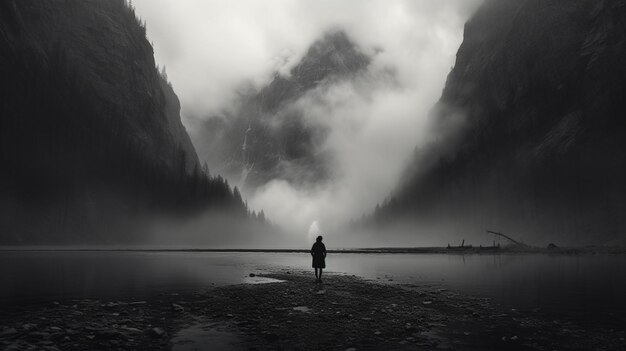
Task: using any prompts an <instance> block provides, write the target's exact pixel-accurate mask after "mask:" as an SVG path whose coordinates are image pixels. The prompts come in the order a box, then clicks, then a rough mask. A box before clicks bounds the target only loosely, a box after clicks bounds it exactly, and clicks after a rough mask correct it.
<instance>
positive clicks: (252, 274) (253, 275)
mask: <svg viewBox="0 0 626 351" xmlns="http://www.w3.org/2000/svg"><path fill="white" fill-rule="evenodd" d="M248 276H249V277H251V278H252V277H256V274H254V273H250V274H248Z"/></svg>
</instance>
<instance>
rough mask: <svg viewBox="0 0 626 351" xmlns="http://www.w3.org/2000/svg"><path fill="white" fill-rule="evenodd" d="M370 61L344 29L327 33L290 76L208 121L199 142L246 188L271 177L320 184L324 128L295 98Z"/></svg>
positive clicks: (208, 156) (214, 163)
mask: <svg viewBox="0 0 626 351" xmlns="http://www.w3.org/2000/svg"><path fill="white" fill-rule="evenodd" d="M369 62H370V59H369V57H368V56H367V55H365V54H363V53H361V52H360V51H359V49H358V48H357V47H356V46H355V44H354V43H352V41H351V40H350V39H349V38H348V37H347V35H346V34H345V33H344V32H342V31H338V32H329V33H327V34H326V35H325V36H324V37H322V38H321V39H319V40H317V41H316V42H314V43H313V44H312V45H311V47H310V48H309V50H308V51H307V53H306V54H305V55H304V57H303V58H302V60H301V61H300V62H298V64H297V65H296V66H294V67H293V68H292V69H291V71H290V74H289V76H288V77H285V76H282V75H278V74H277V75H276V76H275V77H274V79H273V80H272V81H271V83H270V84H269V85H267V86H265V87H263V88H262V89H260V90H259V91H257V92H254V93H252V94H247V95H245V96H243V97H242V98H241V101H240V104H239V106H238V107H237V109H236V111H235V112H234V113H233V114H232V115H228V116H219V117H214V118H211V119H209V120H208V121H207V122H206V123H205V128H204V129H205V130H204V132H203V133H202V134H201V135H200V136H199V139H201V140H198V141H197V144H198V145H204V146H203V147H202V149H200V154H201V155H202V156H203V158H205V159H207V160H208V161H209V164H211V165H212V168H214V169H218V170H220V172H223V173H224V174H226V175H228V176H229V177H231V178H233V179H241V180H242V183H243V184H245V185H246V186H248V187H252V188H254V187H256V186H259V185H262V184H264V183H266V182H267V181H269V180H271V179H287V180H289V181H292V182H317V181H321V180H324V179H325V177H326V176H327V170H326V157H327V156H326V155H324V154H323V153H320V152H318V151H317V150H316V143H318V142H319V140H320V139H322V138H324V136H325V133H326V131H325V130H324V129H323V128H320V127H319V126H314V125H312V124H311V123H307V122H306V121H305V120H304V118H303V113H302V111H301V110H300V109H299V108H298V106H297V101H298V99H300V98H301V97H303V96H304V95H305V94H307V93H309V92H311V91H313V90H314V89H316V88H320V87H323V86H324V85H325V84H332V83H333V82H336V81H338V80H343V79H349V78H350V77H352V76H353V75H355V74H357V73H358V72H360V71H362V70H363V69H365V68H366V67H367V65H368V64H369Z"/></svg>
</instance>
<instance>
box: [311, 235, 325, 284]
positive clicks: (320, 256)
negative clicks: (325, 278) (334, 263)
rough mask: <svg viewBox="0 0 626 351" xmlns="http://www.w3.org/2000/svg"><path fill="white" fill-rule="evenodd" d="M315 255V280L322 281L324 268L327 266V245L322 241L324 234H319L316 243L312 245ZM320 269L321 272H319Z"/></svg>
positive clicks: (312, 251)
mask: <svg viewBox="0 0 626 351" xmlns="http://www.w3.org/2000/svg"><path fill="white" fill-rule="evenodd" d="M311 256H313V268H315V281H316V282H321V281H322V269H324V268H326V246H325V245H324V243H322V236H321V235H320V236H318V237H317V239H316V240H315V244H313V247H311ZM318 270H319V273H318Z"/></svg>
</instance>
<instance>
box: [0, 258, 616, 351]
mask: <svg viewBox="0 0 626 351" xmlns="http://www.w3.org/2000/svg"><path fill="white" fill-rule="evenodd" d="M251 276H254V278H256V279H259V280H261V281H263V280H267V279H275V280H269V282H265V283H263V284H237V285H228V286H222V287H206V288H204V289H199V290H195V291H186V290H184V289H171V290H170V291H168V292H165V293H159V294H154V295H151V296H147V297H145V298H143V299H141V300H138V299H132V298H129V299H124V300H112V301H111V300H104V299H102V300H95V299H78V300H66V301H55V302H51V303H45V304H39V305H35V306H12V307H7V308H4V309H3V310H0V311H1V312H2V313H1V314H0V346H2V347H3V348H4V349H6V350H14V349H30V348H31V347H32V348H37V349H45V350H48V351H56V350H81V349H170V348H173V349H174V350H185V349H193V347H196V348H197V349H206V348H207V347H210V346H215V345H221V348H223V349H236V350H239V349H243V350H249V349H256V350H282V349H293V350H314V349H337V350H378V349H392V350H414V349H416V348H417V349H443V350H502V349H510V350H554V349H571V350H589V349H604V350H617V349H619V348H620V347H623V345H624V330H623V329H619V330H607V329H605V328H602V327H599V326H594V325H586V326H584V325H581V324H579V323H576V322H574V321H568V320H555V319H553V318H550V317H549V316H546V315H543V314H542V312H541V311H537V310H528V311H526V310H515V309H506V308H504V307H502V306H500V305H498V304H497V303H494V302H493V301H491V300H490V299H488V298H482V297H476V296H471V295H468V294H462V293H459V292H457V291H453V290H449V289H442V288H437V287H433V286H428V285H421V284H405V285H389V284H380V283H377V282H373V281H368V280H365V279H362V278H359V277H356V276H351V275H344V274H328V275H325V276H324V282H323V283H322V284H316V283H314V282H313V279H314V278H313V276H312V273H311V272H308V271H297V270H288V269H283V270H278V271H274V272H272V273H269V274H264V275H255V274H251Z"/></svg>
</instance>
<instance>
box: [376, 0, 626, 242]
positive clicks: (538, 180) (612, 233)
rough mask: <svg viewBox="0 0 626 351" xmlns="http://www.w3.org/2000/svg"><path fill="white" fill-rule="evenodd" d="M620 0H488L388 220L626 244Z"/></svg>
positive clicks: (625, 91) (625, 20)
mask: <svg viewBox="0 0 626 351" xmlns="http://www.w3.org/2000/svg"><path fill="white" fill-rule="evenodd" d="M625 39H626V1H620V0H617V1H602V0H601V1H595V0H581V1H556V0H548V1H537V0H498V1H496V0H487V1H485V2H484V4H483V5H482V7H481V8H480V9H479V10H478V11H477V13H475V15H474V16H473V17H472V18H471V19H470V20H469V22H468V23H467V24H466V25H465V30H464V38H463V43H462V45H461V46H460V48H459V50H458V53H457V57H456V63H455V65H454V68H453V69H452V71H451V72H450V74H449V76H448V79H447V82H446V85H445V89H444V91H443V94H442V96H441V99H440V101H439V102H438V104H437V106H435V108H434V109H433V113H432V120H433V124H434V126H435V127H434V128H433V130H432V133H433V135H435V136H436V137H435V138H433V139H435V140H436V141H434V142H432V143H430V144H428V145H424V146H422V147H420V148H419V149H418V150H417V152H416V154H415V158H414V161H413V163H412V164H411V166H410V167H409V168H410V170H409V171H408V172H407V177H406V180H405V182H404V183H403V184H402V185H401V186H400V187H399V188H398V190H397V191H396V192H395V195H394V197H393V198H392V199H390V200H389V201H387V202H386V203H385V204H384V205H383V206H382V207H380V208H379V209H377V211H376V213H375V214H374V216H373V219H372V220H373V221H374V222H375V223H377V224H379V225H382V226H387V225H390V224H391V223H392V222H394V221H397V220H398V219H399V218H404V219H407V220H409V221H411V222H413V223H414V224H416V225H417V226H418V227H419V226H420V225H422V226H423V228H428V229H424V231H431V232H438V233H446V232H447V233H458V235H461V236H463V237H474V238H481V235H482V236H483V237H484V231H485V230H486V229H491V230H500V231H503V232H505V233H510V234H512V235H513V236H515V237H517V238H519V239H522V240H526V241H527V242H530V243H542V244H545V243H546V242H549V241H551V240H552V241H557V240H558V241H560V242H564V243H570V244H616V243H622V244H623V243H626V241H625V240H624V238H625V234H624V230H625V228H626V219H625V218H624V216H623V215H622V214H623V213H624V210H625V209H626V183H625V182H624V179H626V157H624V155H626V119H624V118H623V116H624V113H625V112H626V67H625V66H624V65H623V63H622V62H623V61H624V59H625V58H626V40H625Z"/></svg>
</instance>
